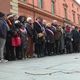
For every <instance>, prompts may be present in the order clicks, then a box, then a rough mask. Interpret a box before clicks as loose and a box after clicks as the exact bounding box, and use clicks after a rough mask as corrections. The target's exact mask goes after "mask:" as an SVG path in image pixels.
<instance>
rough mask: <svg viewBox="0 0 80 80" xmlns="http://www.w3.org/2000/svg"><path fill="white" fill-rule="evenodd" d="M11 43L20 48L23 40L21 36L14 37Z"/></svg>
mask: <svg viewBox="0 0 80 80" xmlns="http://www.w3.org/2000/svg"><path fill="white" fill-rule="evenodd" d="M11 42H12V46H14V47H18V46H20V45H21V38H20V37H19V36H17V37H12V40H11Z"/></svg>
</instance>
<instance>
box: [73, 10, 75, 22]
mask: <svg viewBox="0 0 80 80" xmlns="http://www.w3.org/2000/svg"><path fill="white" fill-rule="evenodd" d="M73 22H75V12H74V11H73Z"/></svg>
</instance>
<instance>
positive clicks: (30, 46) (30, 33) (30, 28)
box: [26, 17, 33, 58]
mask: <svg viewBox="0 0 80 80" xmlns="http://www.w3.org/2000/svg"><path fill="white" fill-rule="evenodd" d="M26 30H27V36H28V42H27V43H28V45H27V57H28V58H32V57H33V24H32V18H31V17H28V18H27V23H26Z"/></svg>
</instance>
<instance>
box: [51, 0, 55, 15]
mask: <svg viewBox="0 0 80 80" xmlns="http://www.w3.org/2000/svg"><path fill="white" fill-rule="evenodd" d="M51 10H52V11H51V12H52V15H54V12H55V5H54V0H52V4H51Z"/></svg>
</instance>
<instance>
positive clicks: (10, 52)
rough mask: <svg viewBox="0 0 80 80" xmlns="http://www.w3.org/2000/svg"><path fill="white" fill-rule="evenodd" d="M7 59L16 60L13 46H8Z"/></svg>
mask: <svg viewBox="0 0 80 80" xmlns="http://www.w3.org/2000/svg"><path fill="white" fill-rule="evenodd" d="M5 58H6V59H7V60H15V58H16V56H15V54H14V47H13V46H11V45H8V44H6V54H5Z"/></svg>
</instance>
